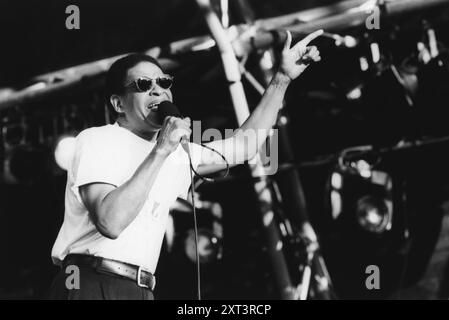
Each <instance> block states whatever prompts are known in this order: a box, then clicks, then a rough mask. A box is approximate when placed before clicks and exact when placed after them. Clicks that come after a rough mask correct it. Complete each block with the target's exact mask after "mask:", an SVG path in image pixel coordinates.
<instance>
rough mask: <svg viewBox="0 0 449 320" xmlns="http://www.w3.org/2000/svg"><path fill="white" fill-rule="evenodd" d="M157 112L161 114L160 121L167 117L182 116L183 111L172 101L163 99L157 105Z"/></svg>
mask: <svg viewBox="0 0 449 320" xmlns="http://www.w3.org/2000/svg"><path fill="white" fill-rule="evenodd" d="M157 113H158V116H159V120H160V123H162V122H164V119H165V118H167V117H177V118H182V115H181V112H180V111H179V109H178V107H177V106H175V105H174V104H173V103H171V102H170V101H163V102H161V104H159V106H158V107H157Z"/></svg>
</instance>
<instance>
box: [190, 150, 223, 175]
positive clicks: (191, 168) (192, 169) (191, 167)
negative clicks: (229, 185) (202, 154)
mask: <svg viewBox="0 0 449 320" xmlns="http://www.w3.org/2000/svg"><path fill="white" fill-rule="evenodd" d="M201 146H202V147H203V148H206V149H209V150H211V151H213V152H215V153H216V154H218V155H220V157H221V158H222V159H223V161H224V162H225V163H226V172H225V173H224V175H222V176H221V177H219V178H218V179H222V178H225V177H227V176H228V174H229V163H228V161H227V160H226V158H225V157H224V155H222V154H221V153H220V152H218V151H217V150H215V149H214V148H211V147H209V146H206V145H205V144H201ZM189 159H190V153H189ZM190 170H191V171H193V173H195V175H196V176H197V177H198V178H200V179H201V180H204V181H207V182H214V181H215V179H217V178H215V179H214V178H210V177H206V176H203V175H201V174H199V173H198V172H196V171H195V168H193V165H192V161H191V159H190Z"/></svg>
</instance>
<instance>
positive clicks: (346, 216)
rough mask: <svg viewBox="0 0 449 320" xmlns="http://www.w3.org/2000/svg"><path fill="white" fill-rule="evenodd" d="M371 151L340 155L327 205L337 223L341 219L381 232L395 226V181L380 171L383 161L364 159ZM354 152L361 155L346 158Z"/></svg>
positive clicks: (362, 149) (330, 178) (355, 149)
mask: <svg viewBox="0 0 449 320" xmlns="http://www.w3.org/2000/svg"><path fill="white" fill-rule="evenodd" d="M370 150H371V148H370V147H369V146H363V147H354V148H350V149H347V150H345V151H343V152H342V153H341V155H340V158H339V160H338V165H337V166H336V168H335V169H334V170H333V172H332V173H331V175H330V177H329V188H330V189H329V193H328V197H329V199H328V203H329V204H330V213H331V215H332V218H333V219H334V220H337V219H340V218H341V219H340V220H344V221H346V223H349V224H350V225H354V226H356V227H357V226H358V227H361V228H362V229H363V230H364V231H368V232H370V233H382V232H385V231H389V230H390V229H391V227H392V221H393V179H392V177H391V176H390V175H389V174H388V173H387V172H384V171H381V170H380V169H378V168H377V167H378V166H379V164H380V163H381V161H382V159H380V158H374V159H373V158H371V159H369V157H367V156H364V155H365V154H366V152H367V151H370ZM354 152H358V153H360V155H358V156H357V157H356V158H354V157H349V159H351V160H349V159H348V158H347V156H348V155H349V154H350V153H354ZM368 159H369V160H368ZM375 168H376V169H375ZM340 216H341V217H340Z"/></svg>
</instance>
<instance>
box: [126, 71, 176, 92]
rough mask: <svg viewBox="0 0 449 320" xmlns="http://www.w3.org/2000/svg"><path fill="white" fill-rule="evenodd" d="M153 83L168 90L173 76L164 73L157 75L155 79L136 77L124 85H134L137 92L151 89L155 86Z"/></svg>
mask: <svg viewBox="0 0 449 320" xmlns="http://www.w3.org/2000/svg"><path fill="white" fill-rule="evenodd" d="M155 84H157V85H158V86H159V87H161V88H162V89H164V90H168V89H170V88H171V86H172V85H173V77H172V76H170V75H164V76H161V77H157V78H155V79H151V78H138V79H136V80H134V81H132V82H131V83H128V84H127V85H125V87H129V86H132V85H134V86H135V87H136V89H137V91H139V92H148V91H150V90H153V89H154V87H155Z"/></svg>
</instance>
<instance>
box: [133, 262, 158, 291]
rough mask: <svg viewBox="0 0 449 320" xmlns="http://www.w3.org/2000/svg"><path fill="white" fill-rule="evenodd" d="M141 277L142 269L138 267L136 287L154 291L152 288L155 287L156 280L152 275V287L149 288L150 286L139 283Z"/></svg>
mask: <svg viewBox="0 0 449 320" xmlns="http://www.w3.org/2000/svg"><path fill="white" fill-rule="evenodd" d="M141 275H142V267H140V266H139V268H138V269H137V285H138V286H139V287H142V288H147V289H150V290H151V291H154V288H155V287H156V278H155V277H154V276H153V275H152V280H153V281H152V286H151V288H150V286H148V285H146V284H144V283H142V282H140V276H141Z"/></svg>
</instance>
